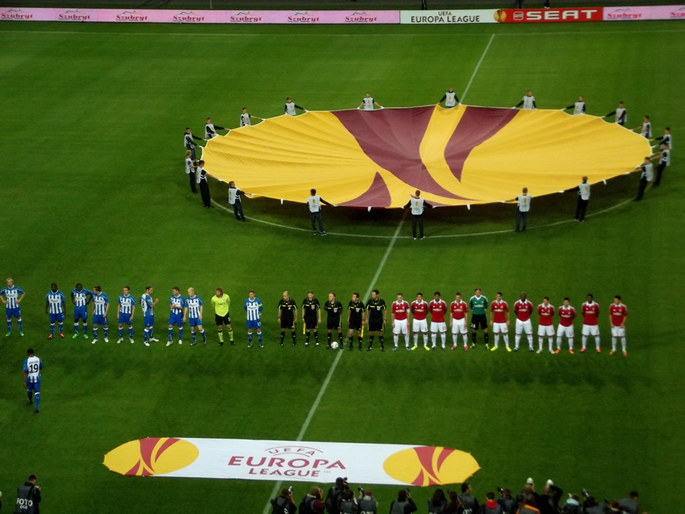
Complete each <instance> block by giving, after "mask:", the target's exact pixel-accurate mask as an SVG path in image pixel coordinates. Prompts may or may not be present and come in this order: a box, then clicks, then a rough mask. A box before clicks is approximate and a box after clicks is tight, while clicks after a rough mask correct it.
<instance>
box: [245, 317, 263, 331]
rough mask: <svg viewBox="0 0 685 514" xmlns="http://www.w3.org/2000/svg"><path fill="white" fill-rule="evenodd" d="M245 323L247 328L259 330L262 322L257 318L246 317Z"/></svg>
mask: <svg viewBox="0 0 685 514" xmlns="http://www.w3.org/2000/svg"><path fill="white" fill-rule="evenodd" d="M246 325H247V329H248V330H252V329H256V330H261V328H262V322H261V320H258V319H248V320H247V323H246Z"/></svg>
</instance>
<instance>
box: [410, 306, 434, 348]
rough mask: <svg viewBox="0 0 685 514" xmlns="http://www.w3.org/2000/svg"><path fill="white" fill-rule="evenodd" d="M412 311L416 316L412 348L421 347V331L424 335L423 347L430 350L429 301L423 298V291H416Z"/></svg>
mask: <svg viewBox="0 0 685 514" xmlns="http://www.w3.org/2000/svg"><path fill="white" fill-rule="evenodd" d="M411 313H412V316H413V317H414V320H413V322H412V327H411V330H412V333H413V334H414V346H412V347H411V349H412V350H416V349H417V348H418V347H419V333H421V334H422V335H423V348H424V349H425V350H427V351H430V348H428V321H427V320H426V316H428V302H427V301H425V300H424V299H423V293H416V300H414V301H413V302H411Z"/></svg>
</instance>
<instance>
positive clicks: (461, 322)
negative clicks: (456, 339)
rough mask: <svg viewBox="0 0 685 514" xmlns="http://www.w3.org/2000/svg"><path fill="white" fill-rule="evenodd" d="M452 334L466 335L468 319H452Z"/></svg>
mask: <svg viewBox="0 0 685 514" xmlns="http://www.w3.org/2000/svg"><path fill="white" fill-rule="evenodd" d="M452 333H453V334H466V318H463V319H452Z"/></svg>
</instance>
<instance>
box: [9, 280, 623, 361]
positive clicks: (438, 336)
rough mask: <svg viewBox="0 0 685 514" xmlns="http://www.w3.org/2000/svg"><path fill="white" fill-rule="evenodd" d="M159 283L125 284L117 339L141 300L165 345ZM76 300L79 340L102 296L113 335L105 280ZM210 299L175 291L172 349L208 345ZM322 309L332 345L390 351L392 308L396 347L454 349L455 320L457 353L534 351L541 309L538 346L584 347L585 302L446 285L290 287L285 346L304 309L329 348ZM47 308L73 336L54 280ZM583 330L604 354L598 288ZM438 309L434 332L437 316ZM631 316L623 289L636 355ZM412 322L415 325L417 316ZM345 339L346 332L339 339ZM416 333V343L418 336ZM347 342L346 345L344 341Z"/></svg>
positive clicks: (12, 291)
mask: <svg viewBox="0 0 685 514" xmlns="http://www.w3.org/2000/svg"><path fill="white" fill-rule="evenodd" d="M6 282H7V286H6V287H4V288H3V289H2V290H1V291H0V300H2V302H3V303H4V304H5V309H6V315H7V333H6V334H5V336H6V337H9V336H10V335H11V334H12V319H13V318H14V319H16V321H17V326H18V330H19V334H20V335H21V336H23V335H24V332H23V321H22V318H21V311H20V308H19V306H20V303H21V302H22V300H23V299H24V296H25V292H24V291H23V290H22V289H21V288H19V287H17V286H16V285H14V281H13V279H12V278H8V279H7V281H6ZM153 293H154V288H153V287H152V286H146V287H145V292H144V293H143V294H142V295H141V296H140V299H139V300H138V301H136V299H135V297H134V296H133V295H132V294H131V289H130V287H128V286H125V287H124V288H123V290H122V293H121V294H120V295H119V297H118V299H117V302H116V305H117V311H116V316H117V324H118V339H117V343H121V342H123V341H124V331H125V329H126V330H127V334H128V339H129V342H131V343H133V342H134V338H133V318H134V315H135V311H136V306H137V305H140V308H141V310H142V313H143V344H144V345H145V346H150V343H151V342H158V341H159V339H157V338H155V337H154V322H155V314H154V309H155V307H156V306H157V304H158V303H159V298H154V299H153V296H152V295H153ZM70 296H71V300H72V303H73V306H74V311H73V318H74V333H73V335H72V338H74V339H75V338H77V337H79V335H81V334H82V335H83V338H84V339H88V305H89V304H90V303H92V305H93V306H92V311H91V314H92V323H93V327H92V335H93V339H92V341H91V343H92V344H95V343H97V342H98V340H99V337H100V328H102V335H103V339H104V341H105V342H109V338H108V335H109V325H108V321H107V315H108V313H109V308H110V300H109V297H108V296H107V294H106V293H104V292H103V291H102V289H101V287H100V286H95V287H94V288H93V290H92V291H90V290H88V289H84V288H83V285H82V284H80V283H78V284H76V286H75V287H74V289H73V290H72V291H71V294H70ZM211 304H212V306H213V308H214V321H215V324H216V327H217V335H218V338H219V345H223V344H224V329H226V333H227V334H228V337H229V342H230V343H231V344H235V339H234V334H233V328H232V326H231V318H230V313H229V311H230V305H231V300H230V297H229V295H228V294H226V293H225V292H224V291H223V289H222V288H220V287H217V288H216V290H215V294H214V296H213V297H212V298H211ZM243 309H244V311H245V317H246V328H247V339H248V347H252V345H253V333H256V335H257V342H258V345H259V347H260V348H263V347H264V343H263V340H262V321H261V319H262V313H263V310H264V305H263V303H262V301H261V300H260V299H259V298H258V297H257V296H256V294H255V292H254V291H253V290H250V291H249V293H248V297H247V298H246V299H245V300H244V301H243ZM203 310H204V302H203V300H202V298H201V297H200V296H198V295H197V294H196V293H195V290H194V289H193V288H192V287H191V288H189V289H188V296H186V297H184V296H182V295H181V292H180V289H179V288H178V287H174V288H172V291H171V296H170V297H169V321H168V329H167V343H166V346H171V345H172V344H173V341H174V329H176V331H177V335H178V344H183V332H184V327H185V324H186V323H188V326H189V327H190V331H191V338H192V342H191V346H194V345H195V344H197V334H198V333H199V334H200V337H201V339H202V344H206V342H207V334H206V332H205V329H204V327H203V321H202V319H203ZM322 311H325V312H326V314H327V319H326V337H327V345H326V346H327V348H333V349H337V348H341V349H344V348H345V339H346V342H347V347H348V348H349V349H350V350H352V349H353V348H354V343H355V337H356V338H357V347H358V349H359V350H362V346H363V339H364V329H365V328H366V329H367V330H368V342H367V346H366V349H367V351H371V350H372V349H373V348H374V342H375V338H376V337H378V342H379V345H380V350H381V351H384V350H385V339H384V331H385V327H386V322H387V314H388V312H390V315H391V326H392V334H393V351H397V350H398V349H399V348H400V339H401V338H403V339H404V347H405V349H406V350H407V351H412V350H416V349H417V348H419V347H420V346H419V337H421V343H422V346H421V347H422V348H424V349H425V350H435V349H437V348H438V342H439V343H440V348H442V349H443V350H445V349H447V324H448V322H449V326H450V329H451V336H452V345H451V349H452V350H454V349H456V348H458V346H459V344H458V343H459V336H461V337H462V342H463V349H464V350H465V351H466V350H469V348H474V347H476V346H477V335H478V331H479V330H481V331H482V336H483V343H484V346H485V348H486V349H489V350H490V351H497V350H498V349H499V347H500V339H502V341H503V343H504V348H506V350H507V351H509V352H511V351H518V350H519V347H520V343H521V338H522V337H523V336H524V335H525V337H526V341H527V343H528V350H529V351H531V352H533V351H535V348H534V336H533V323H532V316H533V315H534V314H535V313H537V316H538V330H537V336H538V349H537V353H542V351H543V347H544V342H545V338H546V339H547V349H548V351H549V353H553V354H558V353H560V352H561V348H562V342H563V340H564V338H566V341H567V344H568V351H569V353H571V354H573V353H574V337H575V334H574V320H575V318H576V316H577V314H576V309H575V308H574V307H573V306H572V305H571V303H570V300H569V298H568V297H566V298H564V299H563V302H562V305H560V306H559V307H558V308H556V307H555V306H554V305H552V304H551V303H550V301H549V297H547V296H545V297H544V298H543V300H542V303H540V304H539V305H538V306H537V308H536V307H534V305H533V303H532V302H531V301H530V300H529V299H528V298H527V295H526V293H521V294H520V297H519V299H518V300H516V302H514V305H513V307H512V309H510V308H509V304H508V303H507V302H506V301H505V300H504V299H503V298H502V293H499V292H498V293H497V295H496V298H495V300H494V301H492V302H490V301H489V300H488V298H487V297H486V296H484V295H483V294H482V291H481V290H480V289H479V288H477V289H475V291H474V294H473V296H471V297H470V298H469V300H468V302H466V301H464V300H463V299H462V296H461V293H459V292H457V293H456V294H455V297H454V300H453V301H452V302H451V303H450V304H449V305H448V304H447V302H446V301H445V300H443V299H442V297H441V294H440V292H438V291H436V292H435V293H433V298H432V299H431V300H430V301H426V300H425V299H424V297H423V294H422V293H417V294H416V298H415V299H414V300H413V301H412V302H411V304H410V303H409V302H408V301H407V300H405V299H404V296H403V294H402V293H398V294H397V296H396V299H395V300H394V301H393V302H392V304H391V306H390V308H389V309H388V307H387V305H386V302H385V300H383V299H382V298H381V297H380V293H379V291H378V290H377V289H374V290H373V291H372V292H371V298H369V300H368V301H367V302H366V304H364V302H363V301H362V300H361V298H360V296H359V293H353V294H352V297H351V299H350V301H349V303H348V305H347V309H345V308H344V307H343V304H342V302H340V301H339V300H338V299H337V297H336V294H335V293H329V294H328V299H327V300H326V301H325V302H324V303H323V306H322V305H321V303H320V302H319V300H318V299H317V298H316V297H315V296H314V292H313V291H311V290H310V291H308V292H307V296H306V297H305V299H304V300H303V301H302V303H301V305H300V306H299V307H298V304H297V302H295V300H293V299H292V298H291V297H290V294H289V292H288V291H284V292H283V294H282V298H281V299H280V300H279V302H278V305H277V316H278V324H279V326H280V346H283V344H284V340H285V337H286V332H287V331H290V336H291V339H292V345H293V346H296V345H297V331H296V323H297V320H298V319H300V317H299V316H298V312H299V313H300V314H301V319H302V331H303V333H304V335H305V342H304V345H305V346H309V345H310V343H311V342H312V337H313V342H314V345H315V346H319V326H320V325H321V324H322ZM345 311H346V312H347V320H346V322H347V327H348V329H347V337H346V338H343V330H342V316H343V313H344V312H345ZM45 312H46V314H48V317H49V320H50V332H49V335H48V339H53V338H54V337H55V328H57V329H58V332H57V334H58V336H59V337H60V338H64V320H65V316H66V296H65V295H64V293H63V292H62V291H60V290H59V289H58V287H57V284H55V283H53V284H52V285H51V287H50V291H49V292H48V293H47V295H46V297H45ZM469 313H470V316H471V318H470V323H469V326H470V339H469V332H468V331H467V318H468V315H469ZM511 313H513V315H514V316H515V330H514V345H513V348H512V347H511V345H510V341H509V325H510V315H511ZM580 313H581V314H582V322H583V323H582V331H581V349H580V351H581V353H584V352H585V351H586V350H587V341H588V338H589V337H592V338H593V339H594V343H595V351H596V352H597V353H601V345H600V330H599V314H600V307H599V304H598V303H597V302H595V301H594V297H593V295H592V294H588V295H587V297H586V301H585V302H584V303H583V304H582V305H581V308H580ZM429 316H430V338H429V323H428V318H429ZM555 316H558V318H559V320H558V326H557V328H556V329H555V327H554V317H555ZM627 317H628V309H627V308H626V306H625V305H624V304H623V303H622V301H621V297H620V296H619V295H616V296H615V297H614V299H613V302H612V304H611V305H610V307H609V324H610V327H611V353H610V354H611V355H614V353H615V352H616V349H617V343H618V342H619V341H620V343H621V350H622V353H623V356H627V355H628V353H627V342H626V335H625V324H626V320H627ZM410 318H411V320H412V324H411V328H410V327H409V320H410ZM489 329H491V330H492V335H493V344H492V345H490V331H489ZM336 336H337V338H336ZM410 340H412V341H411V342H410ZM338 341H340V343H339V342H338Z"/></svg>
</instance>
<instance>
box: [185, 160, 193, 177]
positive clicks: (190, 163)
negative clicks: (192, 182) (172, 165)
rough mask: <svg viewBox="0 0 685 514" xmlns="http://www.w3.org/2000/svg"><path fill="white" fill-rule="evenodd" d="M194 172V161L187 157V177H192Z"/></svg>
mask: <svg viewBox="0 0 685 514" xmlns="http://www.w3.org/2000/svg"><path fill="white" fill-rule="evenodd" d="M193 171H194V170H193V160H192V159H191V158H190V157H186V175H190V174H191V173H192V172H193Z"/></svg>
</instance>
